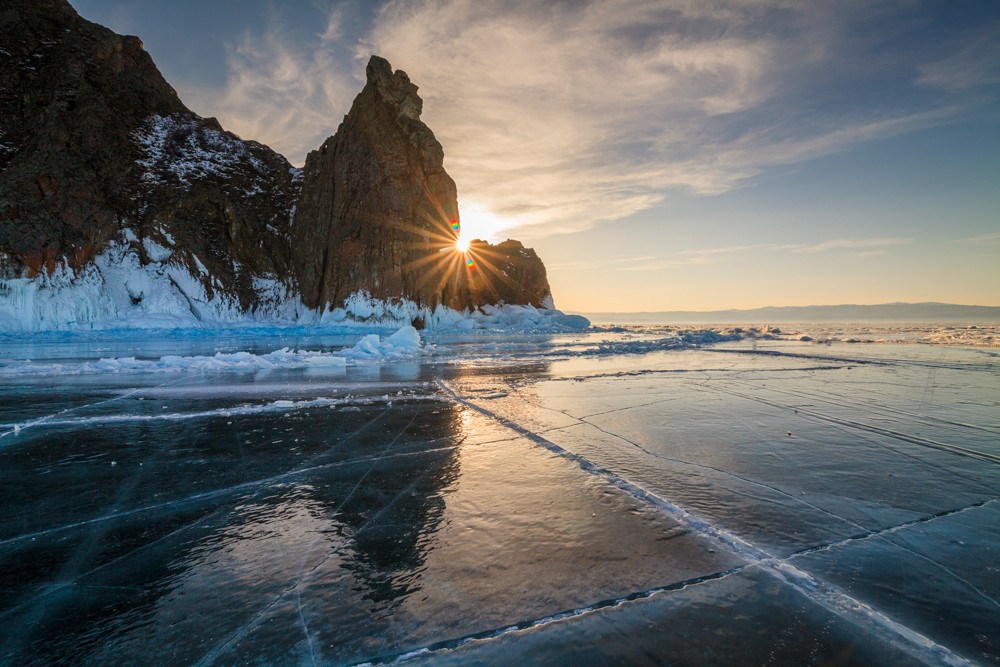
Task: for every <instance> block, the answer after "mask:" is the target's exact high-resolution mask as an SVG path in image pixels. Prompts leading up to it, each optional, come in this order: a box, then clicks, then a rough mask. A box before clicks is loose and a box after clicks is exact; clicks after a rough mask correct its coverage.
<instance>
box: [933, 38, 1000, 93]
mask: <svg viewBox="0 0 1000 667" xmlns="http://www.w3.org/2000/svg"><path fill="white" fill-rule="evenodd" d="M917 72H918V73H919V76H918V77H917V83H919V84H923V85H925V86H933V87H937V88H943V89H945V90H948V91H952V92H955V91H962V90H968V89H971V88H976V87H979V86H985V85H989V84H996V83H1000V27H998V26H995V25H986V26H983V27H981V28H980V29H979V31H978V33H977V34H976V35H974V36H973V37H972V38H971V39H970V40H969V41H968V43H967V44H966V45H965V46H964V47H962V48H961V49H960V50H959V51H958V52H957V53H953V54H950V55H949V56H947V57H945V58H942V59H940V60H936V61H933V62H929V63H924V64H922V65H920V66H919V67H918V68H917Z"/></svg>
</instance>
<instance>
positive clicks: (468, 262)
mask: <svg viewBox="0 0 1000 667" xmlns="http://www.w3.org/2000/svg"><path fill="white" fill-rule="evenodd" d="M465 265H466V266H467V267H469V271H475V269H476V263H475V262H473V261H472V258H471V257H466V258H465Z"/></svg>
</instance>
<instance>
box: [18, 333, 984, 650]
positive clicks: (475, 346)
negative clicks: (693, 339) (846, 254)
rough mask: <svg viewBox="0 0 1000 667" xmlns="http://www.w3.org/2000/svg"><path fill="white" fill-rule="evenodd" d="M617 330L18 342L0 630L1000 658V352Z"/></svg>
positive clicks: (235, 643)
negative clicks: (156, 368)
mask: <svg viewBox="0 0 1000 667" xmlns="http://www.w3.org/2000/svg"><path fill="white" fill-rule="evenodd" d="M603 336H605V334H574V335H573V336H565V337H522V338H519V339H512V338H504V337H499V338H491V337H487V336H480V337H469V338H462V337H455V338H454V340H452V339H447V338H445V337H442V338H440V339H438V340H437V341H436V343H435V344H436V347H435V348H434V349H433V350H430V351H426V352H425V353H424V354H422V355H421V356H419V357H418V358H415V359H412V360H408V361H405V362H395V363H370V364H354V363H352V364H349V365H346V366H340V367H303V368H298V367H296V368H276V369H270V370H257V371H253V372H248V371H238V370H233V371H212V372H206V371H191V370H187V371H183V370H182V371H177V372H171V373H167V374H163V373H156V374H143V373H129V374H115V373H91V374H86V375H75V376H62V377H60V376H49V375H45V374H44V373H43V374H40V375H38V374H35V375H26V376H23V377H22V376H17V375H10V374H8V375H7V376H6V378H5V380H4V383H3V386H2V387H0V396H2V398H3V400H2V401H0V433H2V437H0V500H2V503H3V506H4V508H5V509H6V511H5V512H4V513H3V515H2V516H0V655H2V658H0V660H2V661H4V662H9V663H12V664H50V663H54V662H64V663H73V664H120V663H128V662H141V663H150V662H155V663H158V664H233V663H244V662H265V663H274V664H288V663H296V664H299V663H304V664H350V663H360V662H369V661H370V662H391V661H395V660H399V659H407V660H409V659H412V660H417V661H425V662H432V663H437V662H444V663H458V664H466V663H467V662H470V661H471V662H487V663H514V662H522V661H525V660H532V661H544V662H546V663H547V664H559V663H562V664H575V663H584V664H607V663H608V662H611V661H614V662H628V663H635V664H644V663H646V664H662V663H670V664H703V663H705V662H712V663H715V664H763V663H767V664H830V663H835V664H903V663H905V664H919V663H926V664H962V663H963V661H966V660H967V661H971V662H974V663H979V664H1000V658H998V651H997V646H996V643H995V639H994V638H993V636H994V635H995V634H996V633H995V631H992V630H993V629H994V628H996V627H1000V604H998V602H997V601H998V599H1000V591H998V590H997V586H996V581H997V580H998V577H997V576H996V574H997V572H996V563H997V562H998V559H997V555H998V553H997V552H998V549H1000V534H998V533H997V530H996V526H997V525H998V523H997V519H1000V516H998V512H1000V502H998V496H1000V466H998V463H1000V449H998V442H1000V439H998V438H997V435H998V434H1000V409H998V403H997V401H998V396H1000V391H998V390H1000V363H998V360H997V357H996V356H990V353H989V352H988V351H986V352H984V351H983V350H980V349H966V348H948V349H943V350H942V349H935V348H933V347H931V346H913V345H910V346H906V345H864V344H860V345H859V344H854V345H839V346H838V345H833V346H830V347H827V346H815V345H805V344H797V343H794V342H788V341H772V342H767V343H764V342H762V341H757V343H756V349H755V346H754V344H752V343H748V342H746V341H743V342H739V343H726V344H722V345H719V346H715V347H707V348H702V349H673V348H670V347H669V346H659V347H657V345H658V344H657V345H653V346H646V347H645V348H643V347H642V346H635V347H634V348H632V351H631V352H628V351H627V350H628V349H629V348H622V347H620V346H619V347H616V345H619V343H622V342H624V343H628V342H629V341H631V340H633V339H634V338H635V336H633V335H632V334H622V335H620V336H619V337H618V338H617V339H616V341H612V342H613V343H614V344H613V345H611V344H609V345H604V344H603V343H602V337H603ZM248 343H252V346H253V349H254V350H255V353H256V354H268V353H270V352H271V351H273V350H274V349H281V348H282V347H287V346H288V345H289V343H290V341H289V340H270V341H269V340H263V341H248V340H245V339H235V340H225V339H220V340H216V341H214V342H206V341H205V340H201V339H195V340H189V341H184V340H169V341H150V342H145V343H141V344H139V343H136V342H131V343H129V342H128V341H125V342H122V343H121V344H120V345H123V346H124V347H120V348H115V349H113V350H110V351H109V350H108V349H105V348H106V347H108V346H109V345H112V346H113V345H118V344H117V343H115V344H112V343H111V342H108V341H97V342H95V341H90V342H87V343H86V344H79V343H74V342H62V343H60V342H59V341H54V342H53V341H50V342H48V343H46V344H44V345H40V346H36V347H32V346H30V345H29V346H27V347H25V346H24V345H18V346H13V347H7V348H5V349H4V350H0V352H3V356H4V358H5V359H7V360H8V361H10V360H12V359H20V358H25V357H24V355H26V354H30V355H33V357H32V358H33V359H34V360H36V361H39V360H41V361H44V360H45V359H49V360H52V361H59V362H60V363H64V362H67V361H69V360H76V361H79V362H87V361H88V360H90V361H92V360H94V359H96V358H97V357H100V356H107V355H108V354H116V353H121V354H129V355H138V356H139V357H142V358H149V359H157V358H158V355H163V354H174V355H178V354H180V355H185V354H187V355H190V356H194V355H210V354H213V349H225V350H227V351H229V352H233V351H238V350H239V349H241V348H243V347H250V346H251V345H248ZM291 343H292V345H293V346H294V345H297V344H300V343H301V344H302V345H309V346H310V349H313V350H318V351H320V352H322V351H324V350H326V351H335V350H337V349H340V348H341V347H343V346H349V345H351V344H353V341H352V340H350V339H349V338H333V339H322V338H316V339H309V338H303V339H301V340H293V341H291ZM213 345H214V346H215V347H214V348H213ZM623 350H625V351H623ZM650 350H653V351H650ZM656 350H659V351H656ZM589 351H598V352H600V353H599V354H591V353H590V352H589ZM11 363H21V362H11ZM9 367H10V366H9V365H8V368H9Z"/></svg>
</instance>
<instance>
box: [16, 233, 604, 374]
mask: <svg viewBox="0 0 1000 667" xmlns="http://www.w3.org/2000/svg"><path fill="white" fill-rule="evenodd" d="M166 240H167V242H169V241H170V239H166ZM140 244H141V248H142V249H143V250H144V251H145V255H146V257H147V258H148V260H150V261H149V263H147V264H144V263H143V259H142V257H141V256H140V252H139V247H140ZM183 256H187V257H189V258H191V262H190V263H188V262H186V261H184V259H183ZM192 264H193V270H194V271H195V272H196V275H192V273H191V271H192V269H191V268H188V267H189V266H190V265H192ZM209 277H210V276H209V273H208V269H207V268H206V267H205V265H204V264H203V263H202V262H201V260H199V259H198V258H197V257H195V256H194V255H191V254H190V253H189V252H186V251H180V250H179V251H175V250H174V249H173V248H169V247H166V246H164V245H162V244H160V243H157V242H155V241H153V240H151V239H149V238H143V239H142V240H141V241H140V240H139V239H138V238H137V237H136V235H135V233H134V232H132V231H131V230H127V229H126V230H123V232H122V234H121V235H120V237H119V238H118V239H117V240H115V241H112V242H110V243H109V244H108V246H107V247H106V248H105V250H104V252H102V253H101V254H100V255H98V256H97V257H96V258H95V259H94V261H93V263H91V264H89V265H87V266H85V267H83V268H80V269H77V270H73V269H70V268H69V267H68V266H67V265H66V264H64V263H59V264H57V265H56V269H55V271H53V272H52V273H44V272H43V273H42V274H40V275H38V276H36V277H35V278H18V279H11V280H6V281H3V282H2V283H0V332H4V331H7V332H14V331H79V330H109V329H181V328H209V329H221V328H233V327H237V326H255V327H260V326H275V327H291V326H312V327H320V328H336V329H340V328H358V327H360V328H368V329H372V328H377V329H386V328H393V329H398V328H399V327H403V329H400V331H398V332H397V333H396V334H394V336H390V337H389V338H388V339H386V340H385V341H382V340H381V339H380V340H377V341H372V348H371V350H375V351H377V354H378V355H386V354H389V355H390V356H391V355H392V354H396V353H398V352H399V351H400V350H408V349H413V348H415V347H419V340H420V339H419V335H418V334H417V332H416V328H415V327H414V325H418V326H419V325H421V324H422V325H423V327H424V328H427V329H433V330H438V331H462V332H472V331H483V332H519V333H523V332H559V331H573V330H580V329H585V328H586V327H587V326H589V324H590V323H589V321H588V320H587V319H586V318H584V317H581V316H579V315H567V314H565V313H562V312H560V311H558V310H551V309H546V308H535V307H533V306H530V305H529V306H516V305H510V304H505V305H499V306H482V307H481V308H478V309H476V310H474V311H471V312H470V311H468V310H466V311H463V312H459V311H456V310H452V309H450V308H447V307H445V306H441V305H438V306H436V307H434V308H429V307H427V306H420V305H417V304H416V303H414V302H412V301H408V300H404V299H394V300H379V299H373V298H371V297H370V296H369V295H368V294H365V293H356V294H354V295H352V296H351V297H350V298H349V299H347V301H346V303H345V304H344V307H343V308H335V309H333V310H329V311H324V312H322V313H320V312H317V311H315V310H311V309H309V308H306V307H305V306H304V305H303V304H302V301H301V299H300V297H299V294H298V292H297V290H295V289H294V287H292V286H290V285H288V284H287V283H285V282H283V281H281V280H278V279H277V278H276V277H275V276H273V275H264V276H253V277H252V279H251V284H252V285H253V289H254V291H255V292H256V295H257V299H256V303H257V304H258V305H257V306H256V307H255V308H254V309H253V310H252V311H250V312H247V311H245V310H243V309H242V308H241V307H240V305H239V302H238V301H237V300H236V299H235V298H233V297H231V296H229V295H227V294H226V293H225V291H224V289H223V288H222V285H221V284H220V283H219V282H218V280H217V279H216V278H214V277H212V285H213V286H214V287H215V289H213V290H211V294H209V291H207V290H206V287H205V283H204V281H205V280H206V279H208V278H209ZM369 352H371V351H369ZM352 354H355V355H356V358H362V357H364V356H365V354H368V352H365V351H364V350H362V349H359V350H358V351H357V352H356V353H352ZM369 356H373V354H369Z"/></svg>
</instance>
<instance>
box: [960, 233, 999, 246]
mask: <svg viewBox="0 0 1000 667" xmlns="http://www.w3.org/2000/svg"><path fill="white" fill-rule="evenodd" d="M958 242H959V243H971V244H973V245H994V244H1000V232H990V233H988V234H980V235H979V236H970V237H968V238H964V239H959V240H958Z"/></svg>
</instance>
